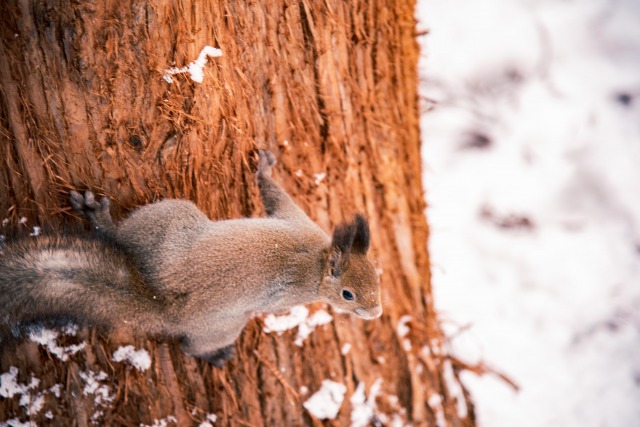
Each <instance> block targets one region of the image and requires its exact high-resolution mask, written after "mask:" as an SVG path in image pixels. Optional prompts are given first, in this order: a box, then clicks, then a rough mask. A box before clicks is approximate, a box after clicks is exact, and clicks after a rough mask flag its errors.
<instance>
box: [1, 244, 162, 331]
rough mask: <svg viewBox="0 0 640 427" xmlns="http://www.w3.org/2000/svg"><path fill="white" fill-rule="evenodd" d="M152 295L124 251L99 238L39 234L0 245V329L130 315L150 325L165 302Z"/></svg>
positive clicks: (103, 321)
mask: <svg viewBox="0 0 640 427" xmlns="http://www.w3.org/2000/svg"><path fill="white" fill-rule="evenodd" d="M155 297H156V298H154V295H153V294H152V292H151V290H150V289H149V288H148V287H147V286H146V285H145V283H144V282H143V281H142V279H141V276H140V274H139V272H138V271H137V270H136V269H135V268H134V267H133V265H132V264H131V262H130V261H129V260H128V259H127V256H126V255H125V254H124V253H123V252H122V251H121V250H120V249H119V248H117V247H116V246H114V245H112V244H110V243H109V242H106V241H103V240H101V239H98V238H93V237H81V236H40V237H36V238H24V239H17V240H15V241H9V242H7V244H6V245H5V246H4V247H2V248H0V307H2V314H1V315H0V333H2V334H6V333H8V331H9V330H11V329H15V327H16V326H17V327H18V328H19V327H21V326H26V325H29V324H30V323H32V322H41V321H45V322H54V323H61V322H68V321H74V322H78V323H81V324H89V325H104V326H113V325H117V324H119V323H125V324H126V323H127V322H128V321H131V322H132V323H134V324H135V326H141V327H142V328H143V329H146V330H155V329H158V326H159V325H158V319H156V316H154V313H157V312H159V311H160V310H161V307H162V304H163V303H165V302H166V301H165V298H164V297H161V296H155ZM140 313H144V314H143V317H142V318H137V319H136V314H140ZM140 323H143V324H142V325H139V324H140ZM14 332H15V331H14Z"/></svg>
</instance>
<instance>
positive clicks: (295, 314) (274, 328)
mask: <svg viewBox="0 0 640 427" xmlns="http://www.w3.org/2000/svg"><path fill="white" fill-rule="evenodd" d="M308 316H309V310H308V309H307V307H305V306H303V305H296V306H295V307H292V308H291V310H290V312H289V314H287V315H283V316H276V315H275V314H269V315H267V317H265V318H264V324H265V327H264V328H263V329H264V331H265V332H266V333H271V332H275V333H277V334H278V335H282V334H283V332H285V331H288V330H290V329H293V328H296V327H298V326H299V325H300V324H301V323H302V322H304V321H305V320H306V319H307V317H308Z"/></svg>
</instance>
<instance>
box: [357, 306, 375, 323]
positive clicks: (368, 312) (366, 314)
mask: <svg viewBox="0 0 640 427" xmlns="http://www.w3.org/2000/svg"><path fill="white" fill-rule="evenodd" d="M355 312H356V314H357V315H358V317H361V318H363V319H367V320H370V319H375V318H378V317H380V316H381V315H382V306H380V305H377V306H375V307H372V308H356V310H355Z"/></svg>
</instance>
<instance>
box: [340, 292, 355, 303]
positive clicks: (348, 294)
mask: <svg viewBox="0 0 640 427" xmlns="http://www.w3.org/2000/svg"><path fill="white" fill-rule="evenodd" d="M342 298H344V299H346V300H347V301H353V293H352V292H351V291H348V290H346V289H343V290H342Z"/></svg>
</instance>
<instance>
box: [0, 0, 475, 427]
mask: <svg viewBox="0 0 640 427" xmlns="http://www.w3.org/2000/svg"><path fill="white" fill-rule="evenodd" d="M0 3H1V4H0V14H1V16H2V17H1V18H0V19H1V20H2V25H1V26H0V91H1V93H0V95H1V96H0V220H1V219H4V218H7V219H8V221H5V222H4V224H3V227H4V230H5V231H6V230H8V229H15V228H16V227H18V228H22V229H24V230H23V231H24V232H25V233H26V232H28V231H30V230H31V229H32V227H33V226H36V225H37V226H48V227H50V228H53V229H56V230H60V231H62V230H64V229H65V228H67V227H72V226H73V225H74V224H79V223H80V220H79V219H78V218H77V217H75V216H74V215H73V214H72V212H71V210H70V208H69V204H68V201H67V198H68V191H69V190H70V189H83V188H90V189H93V190H95V191H97V192H98V193H100V194H102V195H106V196H108V197H110V198H111V199H112V201H113V205H114V209H113V211H114V216H115V217H116V218H117V217H119V216H121V215H123V214H124V213H126V211H128V210H130V209H131V208H133V207H135V206H138V205H141V204H144V203H147V202H150V201H153V200H157V199H160V198H166V197H180V198H188V199H191V200H193V201H194V202H195V203H196V204H197V205H198V206H199V207H200V208H201V209H202V210H203V211H204V212H206V213H207V214H208V215H209V216H210V217H211V218H212V219H225V218H233V217H239V216H251V215H260V214H261V213H262V206H261V205H260V203H259V198H258V192H257V187H256V184H255V179H254V170H255V168H254V165H255V160H256V159H255V155H254V154H255V148H256V147H261V148H269V149H271V150H272V151H274V152H275V153H276V156H277V158H278V161H279V164H278V166H277V167H276V171H275V178H276V179H277V180H278V181H279V182H281V183H282V184H283V187H284V188H285V189H287V191H288V192H289V193H290V194H292V196H293V197H294V198H295V200H296V201H297V202H298V203H299V204H300V205H301V206H302V207H303V209H304V210H305V211H306V212H307V213H308V214H309V215H310V216H311V217H312V218H313V219H314V220H315V221H316V222H317V223H318V224H320V225H321V226H322V227H323V228H325V229H326V230H327V231H330V230H331V229H332V227H333V225H334V224H336V223H337V222H339V221H341V220H343V219H345V218H349V217H351V215H352V214H353V213H354V212H356V211H360V212H363V213H364V214H365V215H366V216H367V217H368V218H369V220H370V223H371V228H372V256H373V257H374V258H375V259H377V262H378V265H379V267H380V270H381V272H382V287H383V307H384V310H385V312H384V314H383V317H382V318H381V319H377V320H375V321H369V322H364V321H361V320H357V319H354V318H351V317H348V316H345V315H341V314H336V313H332V314H333V316H334V321H333V322H332V323H330V324H328V325H326V326H323V327H319V328H318V329H317V330H316V331H315V332H313V333H312V334H311V336H310V337H309V339H308V340H306V341H305V343H304V345H303V346H302V347H298V346H296V345H295V344H294V340H295V336H296V333H295V331H292V332H287V333H285V334H284V335H282V336H277V335H275V334H265V333H264V332H262V323H261V320H259V319H258V320H256V321H255V322H253V323H251V324H249V325H248V327H247V328H246V329H245V331H244V333H243V335H242V337H241V338H240V340H239V341H238V342H237V350H236V351H237V356H236V357H235V358H234V359H233V360H231V361H230V362H229V363H228V365H227V367H226V368H225V369H223V370H218V369H213V368H212V367H211V366H209V365H207V364H205V363H201V362H199V361H196V360H194V359H192V358H189V357H187V356H185V355H183V354H182V352H181V351H180V350H179V348H178V347H177V345H175V344H173V343H169V344H162V343H161V344H158V343H157V342H156V341H155V340H154V339H151V338H150V339H148V340H140V339H134V338H132V337H130V336H125V335H122V334H118V333H114V334H110V335H109V336H100V334H98V333H97V332H96V331H93V330H81V331H80V332H79V335H78V336H76V337H72V336H60V337H59V339H58V341H59V343H60V345H69V344H73V343H78V342H80V341H82V340H85V339H86V340H87V342H88V345H87V346H86V347H85V348H84V349H83V350H81V351H80V352H78V353H76V354H75V355H71V356H69V360H68V361H66V362H63V361H61V360H60V359H59V358H58V357H57V356H55V354H54V351H53V350H51V349H49V350H47V349H46V348H45V347H44V346H41V345H38V344H36V343H34V342H32V341H29V340H25V341H23V342H21V343H20V344H19V345H17V346H11V347H6V348H4V349H2V350H1V354H0V357H1V358H0V368H1V369H2V371H1V372H0V373H6V372H8V371H9V369H10V367H11V366H15V367H17V368H18V369H19V375H18V380H19V382H22V383H28V382H29V380H30V377H31V376H34V377H36V378H38V379H40V383H39V385H38V386H37V387H35V388H33V389H32V391H31V394H32V396H35V395H36V394H37V393H36V391H42V396H43V397H44V406H43V407H42V409H41V410H39V411H32V412H34V413H32V415H31V416H29V415H28V414H27V410H26V408H25V406H20V402H19V399H18V396H14V397H13V398H9V397H4V398H3V397H0V421H5V420H8V419H12V418H18V419H20V420H21V421H23V422H24V421H27V420H29V419H30V420H32V421H34V422H36V423H38V424H39V425H40V424H42V425H61V426H71V425H78V426H84V425H91V424H98V425H139V424H140V423H143V424H153V423H154V420H161V419H164V420H165V421H166V422H167V423H168V425H172V423H176V424H178V425H198V424H199V423H200V422H203V421H205V419H206V416H207V414H216V415H217V417H218V419H217V421H216V423H215V425H220V426H227V425H229V426H231V425H233V426H243V425H246V426H297V425H350V423H351V414H352V410H353V408H354V407H355V406H356V405H355V404H354V403H352V402H351V401H350V397H351V396H352V395H353V393H354V392H355V390H356V388H357V386H358V384H359V383H360V382H363V383H364V385H365V392H366V393H365V394H366V396H369V395H370V394H371V390H372V389H371V387H372V385H374V383H376V381H378V380H380V379H381V380H382V383H381V392H380V393H379V394H378V396H377V397H376V398H375V402H376V404H377V408H378V409H377V413H378V414H381V415H378V416H376V417H374V418H373V419H372V421H371V422H372V423H373V424H376V423H377V424H376V425H380V424H388V423H390V420H392V419H394V417H395V418H397V419H400V420H402V421H403V422H411V423H413V424H414V425H429V426H431V425H433V426H435V425H441V424H442V423H443V422H444V421H446V423H447V424H449V425H465V426H466V425H472V424H473V423H474V420H473V418H474V417H473V408H472V404H471V402H470V400H469V399H468V396H467V393H466V391H465V390H464V389H463V388H461V387H460V383H459V381H458V379H457V377H458V373H459V369H460V365H459V364H458V363H456V362H455V361H452V360H451V359H450V358H449V357H448V356H447V355H446V340H445V339H444V337H443V336H442V333H441V332H440V329H439V326H438V323H437V317H436V313H435V312H434V309H433V304H432V299H431V289H430V286H429V277H430V276H429V264H428V256H427V251H426V241H427V235H428V230H427V224H426V221H425V217H424V208H425V204H424V199H423V190H422V185H421V170H420V137H419V129H418V110H417V108H418V107H417V75H416V63H417V58H418V55H419V50H418V46H417V43H416V41H415V20H414V17H413V16H414V5H413V3H412V2H411V1H410V2H405V1H400V0H377V1H352V2H344V1H342V0H328V1H324V2H314V1H310V0H302V1H291V0H259V1H253V2H246V3H243V2H236V1H231V0H230V1H219V2H218V1H215V2H210V1H207V0H183V1H176V2H173V1H149V0H124V1H116V0H103V1H90V2H85V1H80V2H77V1H70V0H60V1H55V2H50V1H43V0H8V1H3V2H0ZM206 45H211V46H214V47H218V48H220V49H221V50H222V51H223V56H222V57H220V58H210V59H209V61H208V62H207V64H206V65H205V66H204V80H203V82H202V83H196V82H194V81H193V80H192V79H191V78H190V77H189V74H188V73H185V74H177V75H174V76H173V83H168V82H167V81H165V80H164V79H163V75H165V74H166V72H165V70H166V69H167V68H170V67H173V66H177V67H181V66H184V65H187V64H188V63H190V62H191V61H194V60H195V59H196V58H197V56H198V54H199V53H200V51H201V49H202V48H203V47H204V46H206ZM23 218H24V219H23ZM21 219H22V221H21ZM25 219H26V220H25ZM25 221H26V222H25ZM321 307H322V305H321V304H320V305H318V306H317V307H311V310H312V311H313V310H315V309H318V308H321ZM405 315H409V316H411V319H410V321H409V322H408V323H407V325H408V327H409V329H408V333H407V334H406V335H404V333H403V332H404V331H402V328H400V331H399V328H398V325H399V322H400V319H401V318H402V316H405ZM406 319H407V318H405V320H406ZM401 323H402V322H401ZM124 344H134V345H135V346H136V347H144V348H146V349H147V350H148V351H149V352H150V354H151V356H152V365H151V368H150V369H148V370H146V371H141V372H140V371H137V370H135V369H132V368H131V366H130V365H128V364H126V363H116V362H114V361H113V360H112V354H113V352H114V351H115V350H116V349H117V348H118V347H119V346H121V345H124ZM346 344H348V345H350V347H351V350H350V351H349V352H346V351H341V350H346V347H345V345H346ZM347 347H348V346H347ZM88 371H92V372H99V371H103V372H105V373H106V378H103V379H102V380H100V381H99V383H100V384H102V385H105V386H107V387H108V390H109V391H110V395H109V396H110V397H112V398H113V399H112V401H110V402H103V403H102V404H100V402H99V400H97V399H96V392H91V391H90V390H89V391H88V390H87V383H88V382H87V380H86V375H87V372H88ZM324 379H331V380H333V381H336V382H339V383H342V384H344V385H345V386H346V387H347V392H346V396H345V400H344V402H343V404H342V406H341V410H340V412H339V414H338V416H337V417H336V419H334V420H324V421H322V420H318V419H316V418H315V417H314V416H313V415H311V414H310V413H309V412H308V411H307V410H306V409H305V408H304V407H303V405H302V403H303V402H304V401H305V400H306V399H308V398H309V395H311V394H312V393H314V392H315V391H317V390H318V389H319V388H320V386H321V383H322V380H324ZM56 384H60V385H61V386H60V390H61V394H60V396H59V397H56V395H55V393H54V392H53V391H47V390H50V388H51V387H53V386H55V385H56ZM304 388H306V389H307V390H308V392H307V393H306V394H305V389H304ZM48 411H50V412H48ZM47 415H50V416H52V418H51V419H50V418H47ZM168 417H173V418H168Z"/></svg>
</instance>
